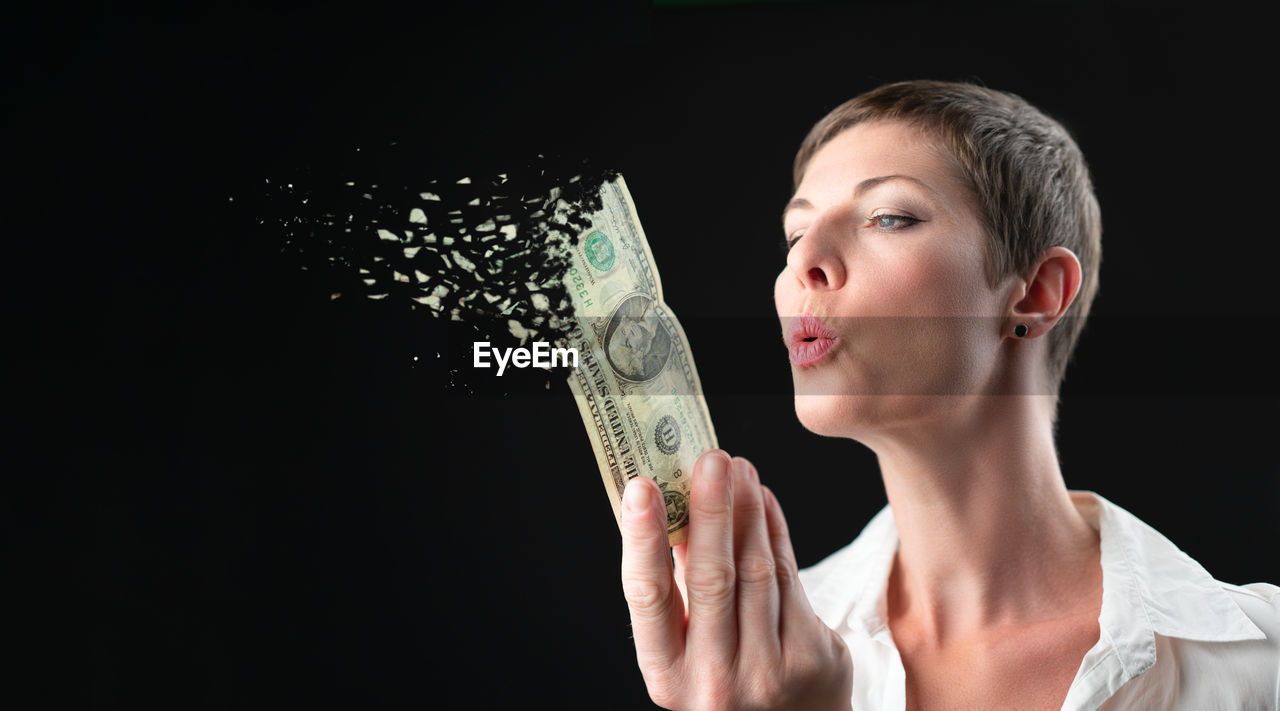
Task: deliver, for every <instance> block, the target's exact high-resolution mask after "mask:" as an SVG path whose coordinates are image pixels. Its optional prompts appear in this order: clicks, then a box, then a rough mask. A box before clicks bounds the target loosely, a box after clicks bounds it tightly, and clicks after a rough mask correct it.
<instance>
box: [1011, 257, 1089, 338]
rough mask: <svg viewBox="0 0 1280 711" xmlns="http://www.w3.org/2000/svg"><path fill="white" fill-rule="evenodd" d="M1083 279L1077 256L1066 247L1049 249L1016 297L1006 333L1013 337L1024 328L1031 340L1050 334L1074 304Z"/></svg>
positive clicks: (1029, 272) (1028, 274)
mask: <svg viewBox="0 0 1280 711" xmlns="http://www.w3.org/2000/svg"><path fill="white" fill-rule="evenodd" d="M1080 279H1081V270H1080V260H1079V259H1077V258H1076V255H1075V253H1074V252H1072V251H1071V250H1069V249H1067V248H1066V247H1050V248H1049V249H1048V250H1046V251H1045V253H1044V254H1042V255H1041V256H1040V260H1039V261H1038V262H1036V264H1035V266H1034V267H1032V268H1031V270H1029V271H1028V272H1027V277H1026V279H1025V280H1023V281H1022V282H1021V287H1022V288H1020V289H1018V290H1017V292H1016V293H1015V295H1014V297H1013V298H1014V301H1015V303H1014V304H1013V305H1012V307H1011V308H1010V311H1009V317H1010V320H1011V323H1010V324H1009V327H1008V328H1007V329H1006V332H1007V333H1012V332H1013V329H1014V327H1015V325H1016V324H1025V325H1026V326H1027V329H1028V330H1027V334H1026V337H1028V338H1034V337H1036V336H1041V335H1044V334H1045V333H1048V331H1049V329H1051V328H1053V325H1054V324H1056V323H1057V322H1058V319H1060V318H1062V315H1063V314H1065V313H1066V312H1067V308H1068V307H1069V306H1071V302H1072V301H1075V298H1076V293H1077V292H1079V291H1080Z"/></svg>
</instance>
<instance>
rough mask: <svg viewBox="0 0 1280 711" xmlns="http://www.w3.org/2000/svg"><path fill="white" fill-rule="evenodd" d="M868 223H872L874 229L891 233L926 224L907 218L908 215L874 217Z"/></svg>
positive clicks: (869, 218)
mask: <svg viewBox="0 0 1280 711" xmlns="http://www.w3.org/2000/svg"><path fill="white" fill-rule="evenodd" d="M867 221H868V222H870V223H871V226H872V227H878V228H880V229H882V230H889V231H892V230H901V229H905V228H907V227H910V226H912V225H914V224H918V223H921V222H924V220H918V219H916V218H914V217H907V216H906V215H872V216H871V217H868V218H867Z"/></svg>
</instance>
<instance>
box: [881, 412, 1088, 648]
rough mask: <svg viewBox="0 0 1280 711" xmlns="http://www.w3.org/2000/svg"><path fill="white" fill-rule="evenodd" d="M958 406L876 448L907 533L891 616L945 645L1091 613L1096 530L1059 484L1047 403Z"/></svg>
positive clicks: (893, 583)
mask: <svg viewBox="0 0 1280 711" xmlns="http://www.w3.org/2000/svg"><path fill="white" fill-rule="evenodd" d="M956 410H957V411H960V412H955V411H953V412H952V413H950V414H951V415H953V416H950V417H948V418H947V426H946V427H941V426H936V427H929V428H919V427H917V428H913V429H912V430H911V434H910V435H905V434H904V435H900V436H897V437H891V436H886V437H883V438H877V440H878V441H876V442H875V443H874V444H873V446H872V447H871V448H872V449H873V451H875V452H876V455H877V457H878V459H879V462H880V469H881V473H882V474H883V476H884V483H885V491H886V493H887V494H888V498H889V504H890V506H892V508H893V514H894V520H895V522H896V524H897V528H898V534H899V537H900V540H901V545H900V547H899V549H898V553H897V556H896V557H895V560H894V565H893V572H892V574H891V576H890V582H889V606H890V611H891V616H896V617H897V618H898V619H902V620H909V621H910V622H911V625H912V628H913V629H914V630H916V631H917V632H918V634H920V635H922V636H923V638H924V639H925V640H927V643H928V644H930V645H932V646H937V647H941V646H944V645H946V644H947V643H948V642H950V641H954V640H961V639H965V638H969V637H972V636H973V635H981V634H982V633H984V632H992V631H997V630H998V628H1001V627H1006V626H1011V625H1013V626H1017V625H1028V624H1034V623H1037V622H1045V621H1049V620H1053V619H1059V618H1062V617H1068V616H1073V615H1080V614H1084V613H1089V612H1091V611H1092V613H1094V614H1096V611H1097V609H1098V607H1099V606H1100V605H1101V566H1100V558H1099V550H1100V549H1099V542H1098V536H1097V532H1096V531H1095V530H1094V529H1093V528H1092V527H1091V526H1090V525H1089V524H1088V522H1086V521H1085V520H1084V519H1083V518H1082V517H1081V516H1080V514H1079V512H1078V511H1077V510H1076V508H1075V506H1074V504H1072V502H1071V497H1070V494H1069V493H1068V491H1067V488H1066V485H1065V483H1064V482H1063V479H1062V473H1061V471H1060V469H1059V467H1058V460H1057V454H1056V452H1055V449H1054V445H1053V438H1052V431H1053V429H1052V423H1051V418H1052V402H1051V399H1049V400H1046V399H1044V398H1042V397H1028V396H1018V397H1002V396H972V397H969V398H965V399H964V400H963V402H962V403H961V404H959V405H957V407H956ZM957 423H960V424H957Z"/></svg>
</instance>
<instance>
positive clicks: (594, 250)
mask: <svg viewBox="0 0 1280 711" xmlns="http://www.w3.org/2000/svg"><path fill="white" fill-rule="evenodd" d="M582 248H583V251H585V252H586V253H587V261H588V262H591V266H593V267H595V268H596V269H599V270H600V271H602V272H607V271H609V270H610V269H613V256H614V252H613V242H610V241H609V236H608V235H606V234H605V233H603V232H601V231H599V230H595V231H594V232H592V233H591V234H589V235H587V239H586V241H585V243H584V244H583V247H582Z"/></svg>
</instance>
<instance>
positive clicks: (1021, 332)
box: [1013, 323, 1028, 338]
mask: <svg viewBox="0 0 1280 711" xmlns="http://www.w3.org/2000/svg"><path fill="white" fill-rule="evenodd" d="M1027 330H1028V329H1027V324H1025V323H1020V324H1018V325H1017V326H1014V327H1013V335H1015V336H1017V337H1018V338H1022V337H1023V336H1025V335H1027Z"/></svg>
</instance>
